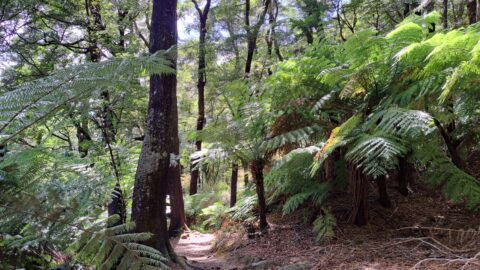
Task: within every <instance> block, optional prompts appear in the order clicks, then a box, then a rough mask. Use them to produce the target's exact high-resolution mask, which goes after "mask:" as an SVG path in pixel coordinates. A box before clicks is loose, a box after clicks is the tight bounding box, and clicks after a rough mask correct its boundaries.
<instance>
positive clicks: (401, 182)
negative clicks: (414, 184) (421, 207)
mask: <svg viewBox="0 0 480 270" xmlns="http://www.w3.org/2000/svg"><path fill="white" fill-rule="evenodd" d="M411 170H412V168H411V166H410V164H409V163H408V162H407V158H406V157H401V158H400V160H399V166H398V174H397V182H398V191H399V192H400V194H402V195H403V196H408V182H409V180H410V179H409V178H410V177H411Z"/></svg>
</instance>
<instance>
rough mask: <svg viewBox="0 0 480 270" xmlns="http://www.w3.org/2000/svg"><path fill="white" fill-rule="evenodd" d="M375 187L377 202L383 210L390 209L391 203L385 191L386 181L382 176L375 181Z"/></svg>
mask: <svg viewBox="0 0 480 270" xmlns="http://www.w3.org/2000/svg"><path fill="white" fill-rule="evenodd" d="M376 182H377V187H378V202H379V203H380V204H381V205H382V206H383V207H385V208H390V207H391V206H392V202H391V201H390V197H389V196H388V191H387V179H386V177H385V176H384V175H382V176H379V177H378V178H377V179H376Z"/></svg>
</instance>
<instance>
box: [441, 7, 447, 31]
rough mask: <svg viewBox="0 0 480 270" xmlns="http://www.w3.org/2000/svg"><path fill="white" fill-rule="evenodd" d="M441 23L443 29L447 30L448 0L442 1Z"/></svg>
mask: <svg viewBox="0 0 480 270" xmlns="http://www.w3.org/2000/svg"><path fill="white" fill-rule="evenodd" d="M442 21H443V29H447V28H448V0H443V15H442Z"/></svg>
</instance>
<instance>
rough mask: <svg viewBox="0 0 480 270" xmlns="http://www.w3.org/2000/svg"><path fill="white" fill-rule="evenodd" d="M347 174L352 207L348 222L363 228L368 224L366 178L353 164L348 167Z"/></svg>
mask: <svg viewBox="0 0 480 270" xmlns="http://www.w3.org/2000/svg"><path fill="white" fill-rule="evenodd" d="M349 174H350V186H351V193H352V205H353V209H352V211H351V213H350V218H349V221H350V222H351V223H353V224H355V225H358V226H363V225H365V224H367V223H368V177H367V176H365V175H364V174H363V173H362V171H361V170H360V169H358V168H356V166H355V165H353V164H350V166H349Z"/></svg>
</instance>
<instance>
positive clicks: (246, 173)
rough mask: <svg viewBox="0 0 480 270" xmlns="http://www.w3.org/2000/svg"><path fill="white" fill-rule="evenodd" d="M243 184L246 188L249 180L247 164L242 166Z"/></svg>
mask: <svg viewBox="0 0 480 270" xmlns="http://www.w3.org/2000/svg"><path fill="white" fill-rule="evenodd" d="M243 183H244V185H245V187H246V186H248V183H249V180H248V163H244V164H243Z"/></svg>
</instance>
